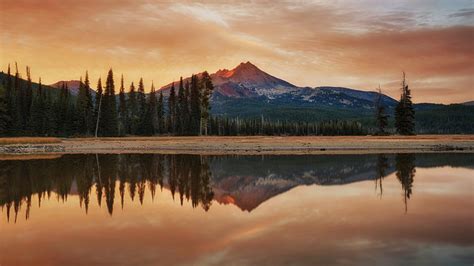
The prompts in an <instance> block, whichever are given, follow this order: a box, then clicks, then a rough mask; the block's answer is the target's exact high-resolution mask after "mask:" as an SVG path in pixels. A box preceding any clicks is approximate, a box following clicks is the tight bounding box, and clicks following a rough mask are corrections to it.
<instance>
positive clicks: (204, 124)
mask: <svg viewBox="0 0 474 266" xmlns="http://www.w3.org/2000/svg"><path fill="white" fill-rule="evenodd" d="M213 90H214V85H213V84H212V80H211V77H210V76H209V73H207V71H204V73H203V74H202V78H201V90H200V91H201V99H200V100H201V120H200V124H199V135H201V134H203V133H204V135H206V136H207V129H208V122H209V116H210V112H209V111H210V109H211V105H210V102H209V101H210V98H211V96H212V91H213Z"/></svg>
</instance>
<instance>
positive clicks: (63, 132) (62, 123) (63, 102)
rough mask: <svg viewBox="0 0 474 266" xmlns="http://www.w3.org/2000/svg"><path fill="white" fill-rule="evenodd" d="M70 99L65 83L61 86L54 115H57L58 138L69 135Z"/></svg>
mask: <svg viewBox="0 0 474 266" xmlns="http://www.w3.org/2000/svg"><path fill="white" fill-rule="evenodd" d="M70 98H71V95H70V93H69V90H68V88H67V84H66V83H65V82H63V83H62V85H61V91H60V93H59V98H58V100H57V102H56V114H57V118H56V120H57V124H56V126H57V134H58V135H60V136H67V135H68V134H69V133H70V129H71V125H70V122H71V121H70V120H71V119H70V115H71V114H70V109H69V105H70Z"/></svg>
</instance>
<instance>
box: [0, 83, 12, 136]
mask: <svg viewBox="0 0 474 266" xmlns="http://www.w3.org/2000/svg"><path fill="white" fill-rule="evenodd" d="M0 86H1V87H0V136H6V135H7V134H8V126H9V124H10V121H11V117H10V114H9V113H8V106H7V99H6V96H5V95H6V91H5V89H4V88H3V86H2V85H0Z"/></svg>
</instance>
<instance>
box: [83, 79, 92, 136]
mask: <svg viewBox="0 0 474 266" xmlns="http://www.w3.org/2000/svg"><path fill="white" fill-rule="evenodd" d="M84 89H85V93H86V104H85V111H84V113H85V114H84V115H85V120H86V126H87V131H86V134H87V135H90V134H91V133H92V132H93V130H94V107H93V105H94V104H93V101H92V93H91V91H92V90H91V87H90V82H89V73H88V71H86V76H85V78H84Z"/></svg>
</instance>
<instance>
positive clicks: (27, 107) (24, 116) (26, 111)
mask: <svg viewBox="0 0 474 266" xmlns="http://www.w3.org/2000/svg"><path fill="white" fill-rule="evenodd" d="M26 78H27V79H26V86H24V87H23V86H21V88H22V90H21V93H22V102H21V123H22V125H21V128H22V130H23V132H24V134H25V133H26V134H28V133H27V132H28V129H29V128H30V127H29V125H28V122H29V121H30V115H31V104H32V102H33V87H32V82H31V69H30V67H29V66H27V67H26Z"/></svg>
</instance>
